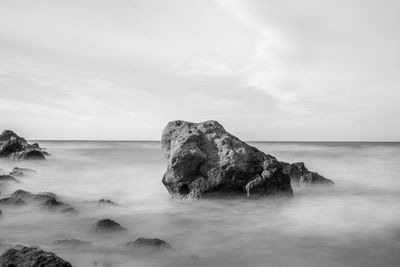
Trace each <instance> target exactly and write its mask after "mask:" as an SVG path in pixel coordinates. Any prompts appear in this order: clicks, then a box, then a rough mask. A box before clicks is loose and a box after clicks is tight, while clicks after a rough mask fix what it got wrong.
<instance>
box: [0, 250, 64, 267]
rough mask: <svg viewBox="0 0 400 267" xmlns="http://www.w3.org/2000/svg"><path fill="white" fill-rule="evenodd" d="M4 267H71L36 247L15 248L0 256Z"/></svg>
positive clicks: (54, 255)
mask: <svg viewBox="0 0 400 267" xmlns="http://www.w3.org/2000/svg"><path fill="white" fill-rule="evenodd" d="M1 262H2V266H4V267H72V265H71V264H70V263H69V262H67V261H65V260H63V259H62V258H60V257H58V256H57V255H56V254H54V253H52V252H47V251H44V250H42V249H40V248H36V247H25V246H16V247H14V248H10V249H8V250H7V251H5V252H4V253H3V255H1Z"/></svg>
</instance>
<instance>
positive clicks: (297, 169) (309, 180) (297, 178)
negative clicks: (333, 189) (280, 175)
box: [281, 162, 335, 185]
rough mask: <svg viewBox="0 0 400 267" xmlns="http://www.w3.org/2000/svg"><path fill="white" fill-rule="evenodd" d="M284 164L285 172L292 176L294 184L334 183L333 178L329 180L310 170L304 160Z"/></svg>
mask: <svg viewBox="0 0 400 267" xmlns="http://www.w3.org/2000/svg"><path fill="white" fill-rule="evenodd" d="M281 163H282V165H283V172H284V173H286V174H288V175H289V176H290V179H291V180H292V184H296V185H309V184H321V185H334V184H335V183H334V182H333V181H332V180H329V179H327V178H325V177H323V176H321V175H319V174H318V173H316V172H310V171H309V170H308V169H307V168H306V167H305V165H304V162H296V163H292V164H289V163H286V162H281Z"/></svg>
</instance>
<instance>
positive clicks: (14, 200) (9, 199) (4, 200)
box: [0, 197, 26, 206]
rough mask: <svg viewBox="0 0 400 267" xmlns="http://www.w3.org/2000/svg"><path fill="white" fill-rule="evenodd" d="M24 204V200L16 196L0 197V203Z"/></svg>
mask: <svg viewBox="0 0 400 267" xmlns="http://www.w3.org/2000/svg"><path fill="white" fill-rule="evenodd" d="M25 204H26V202H25V201H23V200H22V199H20V198H18V197H6V198H2V199H0V205H13V206H22V205H25Z"/></svg>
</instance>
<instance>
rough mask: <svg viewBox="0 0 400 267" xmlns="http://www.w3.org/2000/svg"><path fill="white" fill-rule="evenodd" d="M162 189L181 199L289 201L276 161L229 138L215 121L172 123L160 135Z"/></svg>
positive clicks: (287, 181)
mask: <svg viewBox="0 0 400 267" xmlns="http://www.w3.org/2000/svg"><path fill="white" fill-rule="evenodd" d="M161 144H162V150H163V152H164V154H165V157H166V159H167V162H168V164H167V170H166V172H165V174H164V177H163V180H162V182H163V184H164V185H165V186H166V188H167V190H168V192H169V193H170V194H171V195H173V196H179V197H194V198H198V197H207V196H218V197H219V196H246V195H247V196H270V195H281V196H292V195H293V191H292V187H291V184H290V177H289V176H288V175H286V174H284V173H283V167H282V165H281V164H280V162H279V161H277V160H276V158H275V157H273V156H271V155H267V154H265V153H263V152H261V151H260V150H258V149H257V148H255V147H252V146H250V145H248V144H247V143H245V142H243V141H241V140H240V139H239V138H237V137H235V136H233V135H231V134H230V133H228V132H227V131H226V130H225V129H224V128H223V127H222V125H220V124H219V123H218V122H217V121H205V122H200V123H192V122H186V121H172V122H170V123H168V124H167V126H166V127H165V129H164V131H163V134H162V141H161Z"/></svg>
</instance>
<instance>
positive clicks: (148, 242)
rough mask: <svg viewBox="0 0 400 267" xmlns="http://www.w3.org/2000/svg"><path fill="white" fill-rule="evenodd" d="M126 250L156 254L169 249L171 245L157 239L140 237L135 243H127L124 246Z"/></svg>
mask: <svg viewBox="0 0 400 267" xmlns="http://www.w3.org/2000/svg"><path fill="white" fill-rule="evenodd" d="M125 246H126V247H128V248H133V249H140V250H145V251H146V252H157V251H161V250H165V249H171V245H170V244H168V243H167V242H166V241H164V240H161V239H158V238H144V237H140V238H138V239H136V240H135V241H129V242H127V243H126V244H125Z"/></svg>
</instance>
